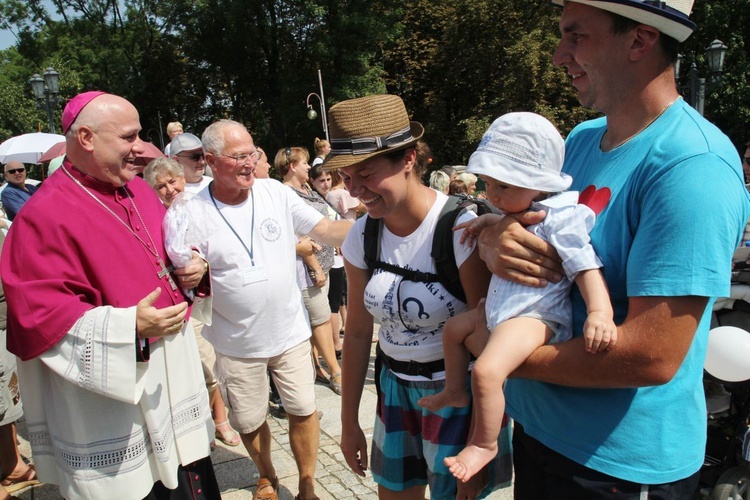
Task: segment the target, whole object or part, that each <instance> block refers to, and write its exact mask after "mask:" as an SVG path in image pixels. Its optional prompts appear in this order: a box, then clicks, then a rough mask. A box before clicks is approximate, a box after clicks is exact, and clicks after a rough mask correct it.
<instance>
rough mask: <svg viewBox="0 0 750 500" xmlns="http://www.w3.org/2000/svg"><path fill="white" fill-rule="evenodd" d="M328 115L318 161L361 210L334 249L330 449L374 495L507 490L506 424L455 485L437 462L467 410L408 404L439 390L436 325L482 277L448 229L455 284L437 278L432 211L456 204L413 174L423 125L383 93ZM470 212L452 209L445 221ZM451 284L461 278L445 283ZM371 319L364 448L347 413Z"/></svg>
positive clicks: (458, 434) (356, 393)
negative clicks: (337, 415) (339, 324)
mask: <svg viewBox="0 0 750 500" xmlns="http://www.w3.org/2000/svg"><path fill="white" fill-rule="evenodd" d="M329 123H330V126H331V130H330V134H331V147H332V150H331V153H330V154H329V155H328V156H327V158H326V162H325V163H324V165H323V168H324V169H332V168H338V169H339V173H340V175H341V176H342V178H343V179H344V182H345V184H346V186H347V188H348V189H349V191H350V192H351V194H352V196H356V197H358V198H359V199H360V200H361V201H362V202H363V203H364V204H365V205H366V207H367V212H368V215H367V216H366V217H362V218H360V219H358V220H357V222H356V223H355V227H354V228H353V229H352V230H351V231H350V232H349V236H348V237H347V239H346V240H345V241H344V244H343V246H342V253H343V255H344V262H345V267H346V273H347V277H348V280H349V292H348V297H349V311H348V318H347V324H346V336H347V340H346V342H345V343H344V356H343V367H342V368H343V372H345V376H344V377H343V386H342V389H343V392H342V405H341V407H342V438H341V449H342V452H343V454H344V457H345V459H346V461H347V464H348V465H349V467H350V468H351V469H352V470H353V471H354V472H355V473H357V474H359V475H364V474H365V470H366V469H368V468H370V467H371V468H372V473H373V478H374V479H375V481H376V482H377V483H378V493H379V496H380V498H424V495H425V491H426V487H427V485H428V484H429V486H430V497H431V498H434V499H454V498H457V496H456V495H457V493H458V498H476V497H477V496H480V497H481V496H484V495H486V494H489V492H491V491H493V490H494V489H496V488H498V487H500V486H507V485H509V484H510V478H511V464H510V455H509V453H510V448H509V444H510V443H509V433H508V429H507V426H506V428H505V429H504V431H503V432H502V433H501V435H500V438H499V443H498V444H499V448H500V452H499V453H498V457H497V458H496V459H495V460H494V461H493V462H491V463H490V464H489V465H488V467H487V469H486V473H485V474H479V476H480V477H478V478H476V479H474V478H472V479H471V480H470V481H469V482H467V483H457V482H456V480H455V478H454V477H453V476H452V474H451V473H450V471H448V469H447V468H446V467H445V465H444V464H443V459H444V458H445V457H447V456H451V455H452V454H453V453H454V452H457V451H460V449H462V447H463V446H464V444H465V443H466V440H467V438H468V435H469V431H470V426H471V406H469V407H466V408H443V409H441V410H439V411H437V412H430V411H427V410H425V409H423V408H421V407H420V406H419V405H418V404H417V400H418V399H419V398H421V397H422V396H425V395H427V394H434V393H436V392H438V391H440V390H441V389H442V388H443V386H444V382H445V380H444V375H445V373H444V364H443V349H442V345H441V342H442V328H443V325H444V324H445V321H446V320H447V319H448V318H450V317H452V316H454V315H455V314H457V313H459V312H462V311H465V310H467V308H471V307H475V306H476V305H477V303H478V302H479V300H480V299H482V298H483V296H484V293H485V290H486V286H487V284H488V283H489V279H490V274H489V272H488V271H487V268H486V266H485V265H484V263H483V262H482V261H481V259H480V258H479V252H478V250H477V249H476V247H475V246H473V245H463V244H461V243H460V241H459V239H460V232H455V233H454V232H452V231H449V230H448V231H441V232H440V233H441V234H442V235H443V236H442V237H443V238H447V239H448V240H449V246H450V247H451V249H452V250H453V252H451V255H453V260H454V262H451V264H453V269H456V270H457V274H458V275H459V277H460V280H456V279H453V280H452V279H451V277H450V276H445V275H446V274H448V273H446V272H445V271H444V270H445V269H450V267H447V266H445V265H444V264H443V265H437V264H436V262H435V261H434V260H433V258H432V248H433V235H434V234H436V233H437V231H436V228H437V227H438V223H439V222H440V220H442V218H443V216H453V217H456V216H455V214H454V213H453V212H455V211H456V210H460V207H459V208H457V209H456V210H452V211H451V213H449V214H445V213H444V207H445V206H446V205H447V204H448V203H449V202H451V203H453V205H450V206H454V207H455V206H457V205H456V204H455V200H451V199H450V198H449V197H448V196H446V195H445V194H443V193H438V192H437V191H435V190H433V189H430V188H429V187H427V186H425V185H424V184H422V182H421V179H422V176H423V174H424V172H422V171H421V170H422V169H421V168H419V166H418V162H417V160H416V151H415V145H416V143H417V141H418V140H419V139H420V138H421V137H422V135H423V134H424V128H423V127H422V125H421V124H419V123H417V122H410V121H409V118H408V115H407V112H406V108H405V107H404V104H403V101H402V100H401V99H400V98H399V97H397V96H393V95H376V96H368V97H363V98H359V99H352V100H348V101H343V102H340V103H338V104H336V105H335V106H333V107H332V108H331V109H330V110H329ZM473 217H475V215H474V214H473V213H471V212H461V214H460V215H458V216H457V218H455V221H457V222H462V221H466V220H470V219H471V218H473ZM368 221H371V222H368ZM451 226H452V224H451ZM455 282H459V284H460V285H464V284H466V285H467V286H461V287H458V288H459V289H458V290H456V289H455V288H456V287H455V286H453V285H454V284H455ZM469 284H470V286H468V285H469ZM451 290H452V291H451ZM464 295H465V297H464V298H463V300H461V299H460V298H459V296H464ZM374 321H376V322H378V323H379V324H380V330H379V345H378V355H377V358H376V370H375V371H376V373H375V384H376V386H377V389H378V405H377V415H376V419H375V426H374V432H373V445H372V452H371V454H369V455H368V450H367V441H366V438H365V435H364V433H363V431H362V428H361V426H360V424H359V418H358V417H359V403H360V400H361V396H362V391H363V388H364V384H365V377H366V374H367V368H368V364H369V357H370V346H371V344H370V339H371V336H372V332H373V322H374ZM468 376H469V374H468V373H467V377H468ZM370 459H371V460H370ZM485 486H486V488H485Z"/></svg>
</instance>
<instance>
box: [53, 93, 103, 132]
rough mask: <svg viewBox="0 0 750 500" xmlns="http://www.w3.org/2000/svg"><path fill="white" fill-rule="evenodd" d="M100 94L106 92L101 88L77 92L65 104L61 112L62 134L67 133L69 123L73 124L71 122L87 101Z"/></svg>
mask: <svg viewBox="0 0 750 500" xmlns="http://www.w3.org/2000/svg"><path fill="white" fill-rule="evenodd" d="M102 94H106V92H102V91H101V90H91V91H89V92H83V93H82V94H78V95H77V96H75V97H74V98H73V99H71V100H70V101H68V104H67V105H66V106H65V109H64V110H63V114H62V131H63V134H67V133H68V129H69V128H70V126H71V125H73V122H74V121H76V118H78V115H79V114H81V110H83V108H85V107H86V105H87V104H88V103H90V102H91V101H93V100H94V99H96V98H97V97H99V96H100V95H102Z"/></svg>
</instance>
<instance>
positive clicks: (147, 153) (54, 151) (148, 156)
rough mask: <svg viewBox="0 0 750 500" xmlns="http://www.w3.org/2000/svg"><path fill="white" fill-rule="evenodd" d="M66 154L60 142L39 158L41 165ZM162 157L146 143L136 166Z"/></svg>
mask: <svg viewBox="0 0 750 500" xmlns="http://www.w3.org/2000/svg"><path fill="white" fill-rule="evenodd" d="M64 154H65V141H62V142H58V143H57V144H55V145H54V146H52V147H51V148H49V149H48V150H47V151H46V152H45V153H44V154H43V155H42V156H41V158H39V163H46V162H49V161H52V159H53V158H57V157H58V156H62V155H64ZM160 156H164V153H162V152H161V150H160V149H159V148H157V147H156V146H154V145H153V144H152V143H150V142H144V143H143V152H142V153H139V154H138V155H137V156H136V157H135V164H136V165H138V166H141V167H143V166H146V165H148V163H149V162H150V161H151V160H153V159H155V158H159V157H160Z"/></svg>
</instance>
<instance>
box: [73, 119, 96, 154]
mask: <svg viewBox="0 0 750 500" xmlns="http://www.w3.org/2000/svg"><path fill="white" fill-rule="evenodd" d="M94 135H95V134H94V131H93V130H91V128H90V127H87V126H86V125H81V126H80V127H78V130H77V131H76V140H77V141H78V144H80V145H81V147H82V148H83V149H84V150H86V151H93V150H94Z"/></svg>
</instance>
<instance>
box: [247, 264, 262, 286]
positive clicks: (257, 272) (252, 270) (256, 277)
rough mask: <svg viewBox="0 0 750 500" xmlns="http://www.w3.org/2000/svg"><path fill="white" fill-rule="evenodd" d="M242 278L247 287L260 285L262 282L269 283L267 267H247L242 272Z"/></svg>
mask: <svg viewBox="0 0 750 500" xmlns="http://www.w3.org/2000/svg"><path fill="white" fill-rule="evenodd" d="M242 277H243V279H244V281H245V285H249V284H251V283H258V282H260V281H268V275H266V266H252V267H246V268H244V269H243V270H242Z"/></svg>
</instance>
